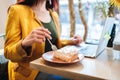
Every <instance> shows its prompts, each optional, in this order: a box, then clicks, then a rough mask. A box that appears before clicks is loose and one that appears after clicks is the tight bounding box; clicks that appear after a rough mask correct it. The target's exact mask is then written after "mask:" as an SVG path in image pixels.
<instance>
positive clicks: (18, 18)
mask: <svg viewBox="0 0 120 80" xmlns="http://www.w3.org/2000/svg"><path fill="white" fill-rule="evenodd" d="M49 11H50V14H51V16H52V18H53V21H54V23H55V27H56V30H57V32H58V47H59V48H61V47H62V46H65V45H68V44H73V43H72V42H71V41H68V40H60V26H59V17H58V15H57V13H56V12H54V11H53V10H49ZM41 26H42V24H41V22H40V21H39V20H38V19H37V18H36V16H35V14H34V12H33V10H32V9H31V8H30V7H28V6H25V5H13V6H11V7H10V10H9V13H8V20H7V24H6V40H5V46H4V55H5V57H6V58H7V59H9V60H10V61H9V65H8V72H9V80H34V79H35V77H36V75H37V73H38V71H36V70H34V69H31V68H30V65H29V63H30V62H31V61H33V60H35V59H37V58H40V57H41V55H42V54H43V53H44V48H45V43H42V44H39V43H34V44H33V45H32V51H31V53H30V55H29V56H27V53H26V52H25V50H24V49H23V48H22V46H21V42H22V40H23V39H24V38H25V37H26V36H27V35H28V34H29V33H30V32H31V31H32V30H33V29H35V28H38V27H41Z"/></svg>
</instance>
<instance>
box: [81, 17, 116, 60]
mask: <svg viewBox="0 0 120 80" xmlns="http://www.w3.org/2000/svg"><path fill="white" fill-rule="evenodd" d="M114 21H115V18H112V17H107V18H106V21H105V25H104V27H103V30H102V34H101V37H100V40H99V42H98V44H97V45H95V44H84V47H83V48H81V49H80V50H79V53H80V54H83V55H84V56H85V57H91V58H96V57H97V56H98V55H100V54H101V53H102V52H103V51H104V49H105V48H106V46H107V43H108V40H109V39H110V34H111V31H112V27H113V24H114ZM96 35H97V34H96Z"/></svg>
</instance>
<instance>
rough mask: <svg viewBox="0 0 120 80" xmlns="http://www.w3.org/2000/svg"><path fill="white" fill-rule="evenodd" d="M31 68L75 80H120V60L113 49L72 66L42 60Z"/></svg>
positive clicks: (33, 63)
mask: <svg viewBox="0 0 120 80" xmlns="http://www.w3.org/2000/svg"><path fill="white" fill-rule="evenodd" d="M30 66H31V68H34V69H37V70H39V71H43V72H47V73H50V74H56V75H60V76H64V77H67V78H71V79H75V80H102V79H108V80H120V60H114V57H113V52H112V49H109V48H107V49H106V50H105V51H104V52H103V53H102V54H100V55H99V56H98V57H97V58H96V59H91V58H84V59H83V60H82V61H80V62H78V63H75V64H71V65H60V64H53V63H49V62H46V61H44V60H43V59H42V58H39V59H37V60H34V61H32V62H31V63H30Z"/></svg>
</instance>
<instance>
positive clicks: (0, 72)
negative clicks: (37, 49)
mask: <svg viewBox="0 0 120 80" xmlns="http://www.w3.org/2000/svg"><path fill="white" fill-rule="evenodd" d="M22 1H24V0H1V1H0V16H1V19H0V80H9V73H8V71H9V68H8V65H9V61H10V60H9V59H7V58H6V57H5V56H4V44H5V41H6V32H5V30H6V22H7V17H8V9H9V7H10V6H12V5H17V4H18V3H20V2H22ZM54 10H55V11H56V13H57V14H58V16H59V23H60V29H61V34H60V38H61V39H63V40H71V39H73V37H74V35H79V36H80V37H81V38H82V42H81V43H80V44H79V45H67V46H64V47H62V48H59V49H58V50H55V51H56V55H57V51H58V53H59V54H58V55H57V56H61V55H62V54H63V53H65V52H66V53H68V54H69V53H71V54H72V53H75V52H76V53H77V58H76V59H74V60H72V61H64V60H60V58H59V59H55V60H54V59H53V58H54V57H53V56H54V54H53V53H54V50H53V51H50V52H46V53H43V55H42V56H41V57H39V58H37V59H35V60H33V61H31V62H30V63H29V65H30V68H31V69H35V70H37V71H41V72H45V73H48V74H53V75H57V76H62V77H65V78H69V79H70V80H120V0H54ZM89 45H93V46H97V47H94V48H92V50H93V51H94V53H95V54H94V55H92V57H91V56H86V55H85V53H87V52H85V53H84V52H83V53H82V51H83V50H86V49H87V48H88V47H92V46H89ZM95 48H96V50H95ZM60 50H62V52H59V51H60ZM92 50H89V51H88V53H91V52H92ZM64 51H65V52H64ZM63 55H64V54H63ZM65 56H67V54H66V55H65ZM65 58H66V59H67V57H65ZM66 59H65V60H66ZM45 77H46V76H45ZM13 80H17V79H13ZM26 80H28V79H26ZM31 80H33V79H31ZM42 80H51V79H42ZM55 80H67V79H59V78H58V79H55Z"/></svg>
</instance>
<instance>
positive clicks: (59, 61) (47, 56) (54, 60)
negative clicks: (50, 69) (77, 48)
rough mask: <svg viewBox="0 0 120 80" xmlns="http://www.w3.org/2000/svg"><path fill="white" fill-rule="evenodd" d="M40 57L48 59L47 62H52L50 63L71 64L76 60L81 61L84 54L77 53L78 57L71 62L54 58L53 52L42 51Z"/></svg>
mask: <svg viewBox="0 0 120 80" xmlns="http://www.w3.org/2000/svg"><path fill="white" fill-rule="evenodd" d="M42 58H43V59H44V60H45V61H48V62H52V63H59V64H72V63H76V62H79V61H81V60H82V59H83V58H84V56H83V54H78V59H76V60H74V61H72V62H65V61H62V60H59V59H54V58H53V52H52V51H51V52H47V53H44V54H43V55H42Z"/></svg>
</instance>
